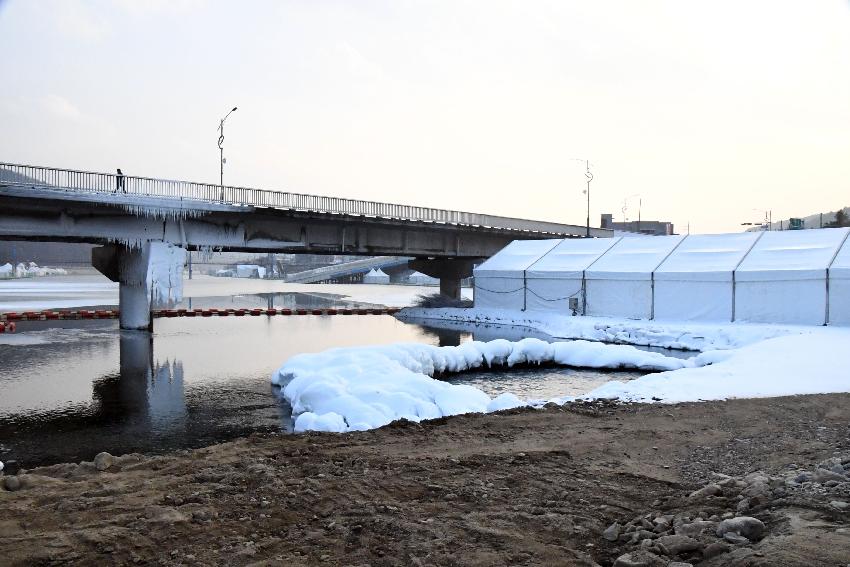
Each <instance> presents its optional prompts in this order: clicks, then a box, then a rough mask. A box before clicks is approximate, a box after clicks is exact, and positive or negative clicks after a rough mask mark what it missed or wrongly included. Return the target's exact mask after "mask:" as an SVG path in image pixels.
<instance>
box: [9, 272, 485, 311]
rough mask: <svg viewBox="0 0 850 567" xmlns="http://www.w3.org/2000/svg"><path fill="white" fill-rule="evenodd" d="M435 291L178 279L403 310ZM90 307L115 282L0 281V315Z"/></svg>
mask: <svg viewBox="0 0 850 567" xmlns="http://www.w3.org/2000/svg"><path fill="white" fill-rule="evenodd" d="M184 273H185V270H184ZM462 291H463V296H464V297H466V298H468V299H471V298H472V289H471V288H464V289H463V290H462ZM437 292H438V290H437V289H435V288H433V287H429V286H416V285H368V284H293V283H285V282H282V281H280V280H261V279H247V278H220V277H214V276H207V275H200V274H195V276H194V277H193V279H191V280H190V279H186V278H185V277H184V279H183V297H184V298H189V297H192V298H201V297H221V296H230V295H241V294H252V293H328V294H338V295H342V296H345V297H350V298H351V299H352V300H354V301H358V302H363V303H373V304H376V305H386V306H388V307H406V306H409V305H412V304H413V302H414V301H416V299H417V297H418V296H419V295H433V294H435V293H437ZM90 305H118V284H117V283H114V282H111V281H109V280H108V279H107V278H106V277H105V276H102V275H100V274H97V273H95V272H90V273H87V274H74V275H68V276H54V277H51V278H49V279H47V278H42V279H32V278H26V279H3V278H0V312H4V311H26V310H30V309H61V308H72V307H84V306H90Z"/></svg>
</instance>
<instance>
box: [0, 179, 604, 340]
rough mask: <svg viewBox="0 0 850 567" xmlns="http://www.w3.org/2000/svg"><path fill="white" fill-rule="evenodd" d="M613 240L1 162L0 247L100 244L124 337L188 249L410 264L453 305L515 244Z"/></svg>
mask: <svg viewBox="0 0 850 567" xmlns="http://www.w3.org/2000/svg"><path fill="white" fill-rule="evenodd" d="M584 236H591V237H610V236H612V231H610V230H603V229H597V228H590V229H588V228H586V227H583V226H577V225H570V224H560V223H553V222H546V221H534V220H526V219H518V218H511V217H502V216H493V215H484V214H477V213H467V212H461V211H452V210H443V209H434V208H428V207H417V206H412V205H398V204H391V203H380V202H374V201H358V200H353V199H343V198H338V197H321V196H315V195H304V194H298V193H288V192H281V191H269V190H264V189H251V188H246V187H230V186H221V185H213V184H208V183H194V182H189V181H174V180H165V179H154V178H149V177H134V176H124V175H121V176H119V175H116V174H110V173H96V172H88V171H75V170H67V169H56V168H48V167H39V166H28V165H18V164H11V163H3V162H0V239H5V240H29V241H52V242H89V243H95V244H101V245H102V246H101V247H100V248H96V249H94V250H93V254H92V263H93V265H94V266H95V267H96V268H98V269H99V270H100V271H101V272H102V273H104V274H105V275H107V276H108V277H109V278H110V279H112V280H113V281H117V282H119V283H120V301H121V328H122V329H130V328H135V329H138V328H149V326H150V316H149V312H150V308H151V302H152V301H153V302H164V301H168V300H176V299H179V297H180V294H181V293H182V283H181V282H182V263H181V262H182V258H183V257H184V255H185V250H201V251H204V250H208V251H235V252H281V253H309V254H350V255H368V256H410V257H414V258H415V260H412V261H411V267H413V268H414V269H416V270H418V271H420V272H423V273H425V274H428V275H430V276H433V277H436V278H439V279H440V291H441V292H442V293H445V294H446V295H449V296H452V297H459V294H460V280H461V279H462V278H465V277H469V276H471V275H472V266H473V264H474V263H476V262H479V261H480V260H481V259H483V258H487V257H489V256H491V255H493V254H495V253H496V252H497V251H499V250H500V249H501V248H503V247H504V246H505V245H507V244H508V243H509V242H510V241H512V240H518V239H541V238H564V237H584Z"/></svg>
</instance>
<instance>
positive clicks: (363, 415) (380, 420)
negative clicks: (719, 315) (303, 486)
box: [272, 338, 690, 432]
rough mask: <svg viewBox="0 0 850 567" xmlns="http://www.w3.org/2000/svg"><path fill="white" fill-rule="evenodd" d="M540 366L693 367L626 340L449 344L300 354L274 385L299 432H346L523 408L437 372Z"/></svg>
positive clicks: (275, 377) (274, 378)
mask: <svg viewBox="0 0 850 567" xmlns="http://www.w3.org/2000/svg"><path fill="white" fill-rule="evenodd" d="M541 363H556V364H561V365H565V366H580V367H587V368H638V369H643V370H647V371H651V370H652V371H658V370H673V369H678V368H684V367H685V366H687V365H688V364H690V363H689V361H687V360H682V359H680V358H673V357H669V356H665V355H663V354H660V353H655V352H645V351H641V350H638V349H636V348H634V347H632V346H627V345H606V344H602V343H592V342H588V341H571V342H561V343H547V342H545V341H542V340H539V339H532V338H529V339H523V340H521V341H517V342H511V341H507V340H504V339H497V340H494V341H490V342H487V343H484V342H478V341H472V342H468V343H464V344H462V345H460V346H450V347H436V346H432V345H425V344H417V343H410V344H397V345H388V346H370V347H356V348H339V349H332V350H328V351H325V352H320V353H311V354H301V355H298V356H295V357H293V358H291V359H290V360H289V361H288V362H287V363H286V364H285V365H283V366H282V367H281V368H280V369H279V370H278V371H276V372H275V373H274V374H273V376H272V382H273V383H274V384H277V385H280V386H283V395H284V397H285V398H286V399H287V400H288V401H289V403H290V404H291V405H292V411H293V415H298V417H297V418H296V421H295V430H296V431H306V430H320V431H340V432H342V431H350V430H362V429H372V428H375V427H380V426H382V425H386V424H387V423H390V422H391V421H393V420H396V419H401V418H404V419H408V420H411V421H420V420H422V419H432V418H437V417H442V416H447V415H456V414H461V413H470V412H485V411H496V410H500V409H507V408H509V407H516V406H519V405H525V404H524V402H522V401H521V400H519V399H518V398H517V397H516V396H514V395H511V394H506V395H502V396H499V397H498V398H496V399H494V400H491V399H490V397H489V396H487V394H485V393H484V392H482V391H480V390H478V389H476V388H473V387H471V386H464V385H454V384H449V383H446V382H442V381H440V380H435V379H434V378H432V376H433V375H435V374H438V373H453V372H461V371H464V370H471V369H475V368H480V367H484V366H486V367H489V366H493V365H507V366H514V365H517V364H541Z"/></svg>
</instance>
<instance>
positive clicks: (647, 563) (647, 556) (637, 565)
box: [612, 551, 667, 567]
mask: <svg viewBox="0 0 850 567" xmlns="http://www.w3.org/2000/svg"><path fill="white" fill-rule="evenodd" d="M666 565H667V562H666V561H664V560H663V559H661V558H660V557H658V556H657V555H655V554H654V553H650V552H648V551H632V552H631V553H626V554H625V555H621V556H619V557H618V558H617V559H616V560H615V561H614V565H613V566H612V567H665V566H666Z"/></svg>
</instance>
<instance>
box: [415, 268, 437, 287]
mask: <svg viewBox="0 0 850 567" xmlns="http://www.w3.org/2000/svg"><path fill="white" fill-rule="evenodd" d="M407 283H409V284H415V285H439V284H440V280H439V279H437V278H432V277H431V276H426V275H425V274H423V273H422V272H416V271H414V272H413V273H412V274H410V275H409V276H407Z"/></svg>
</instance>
